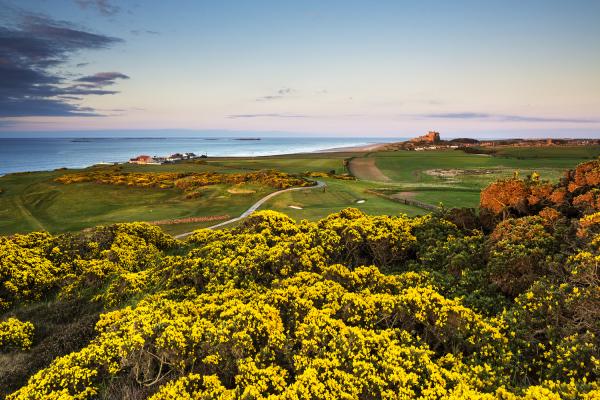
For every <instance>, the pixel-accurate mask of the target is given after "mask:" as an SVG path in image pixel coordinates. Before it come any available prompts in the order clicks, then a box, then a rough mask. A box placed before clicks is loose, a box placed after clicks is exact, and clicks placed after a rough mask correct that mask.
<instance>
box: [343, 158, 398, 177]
mask: <svg viewBox="0 0 600 400" xmlns="http://www.w3.org/2000/svg"><path fill="white" fill-rule="evenodd" d="M348 170H349V171H350V173H351V174H352V175H354V176H355V177H357V178H358V179H362V180H365V181H378V182H389V181H391V179H390V178H388V177H387V176H385V174H384V173H383V172H381V171H380V170H379V168H377V165H375V159H374V158H370V157H357V158H353V159H352V160H350V162H349V163H348Z"/></svg>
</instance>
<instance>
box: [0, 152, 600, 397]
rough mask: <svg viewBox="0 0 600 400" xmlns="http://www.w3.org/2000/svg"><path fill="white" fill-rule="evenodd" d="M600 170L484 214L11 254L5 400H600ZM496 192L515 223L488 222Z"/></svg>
mask: <svg viewBox="0 0 600 400" xmlns="http://www.w3.org/2000/svg"><path fill="white" fill-rule="evenodd" d="M599 166H600V162H598V161H595V162H591V163H587V164H583V165H580V166H579V167H578V168H577V169H575V170H574V171H571V172H569V173H567V174H566V176H565V179H564V180H562V181H560V182H558V183H556V184H550V183H545V182H542V181H541V180H539V179H538V177H536V176H530V177H527V178H525V179H522V180H519V179H517V178H516V177H515V178H513V179H511V180H508V181H503V182H498V183H497V184H495V185H496V186H494V185H492V186H491V187H490V188H488V189H487V190H486V191H484V193H483V194H482V199H481V203H482V210H481V213H479V214H478V213H475V212H473V210H467V209H463V210H443V209H442V210H441V211H438V212H436V213H434V214H430V215H426V216H421V217H414V218H411V217H407V216H405V215H399V216H368V215H365V214H364V213H362V212H361V211H359V210H357V209H353V208H349V209H345V210H342V211H341V212H339V213H335V214H331V215H329V216H328V217H326V218H324V219H321V220H319V221H316V222H308V221H302V222H300V223H297V222H295V221H293V220H292V219H290V218H289V217H288V216H286V215H284V214H281V213H277V212H274V211H261V212H257V213H254V214H253V215H252V216H250V217H249V218H247V219H246V220H245V221H243V222H242V223H241V224H240V225H239V226H237V227H235V228H233V229H231V230H222V231H211V230H202V229H201V230H197V231H196V232H195V233H194V234H193V235H192V236H190V237H189V238H188V239H187V240H186V241H178V240H174V239H173V238H172V237H170V236H168V235H166V234H164V233H163V231H161V229H160V228H158V227H156V226H151V225H148V224H142V223H129V224H117V225H112V226H106V227H97V228H95V229H92V230H89V231H86V232H83V233H78V234H62V235H51V234H47V233H31V234H27V235H14V236H12V237H3V238H2V239H1V240H0V299H1V300H0V301H1V304H2V309H3V311H2V317H1V321H3V322H1V323H0V324H2V325H0V338H4V337H7V338H8V339H6V342H4V341H3V342H0V343H7V345H2V346H1V347H0V351H1V352H2V354H0V368H2V370H0V388H1V389H0V390H1V391H2V394H3V395H7V396H8V397H7V398H8V399H13V400H14V399H41V398H44V399H58V398H61V399H63V398H64V399H68V398H73V399H88V398H90V399H91V398H123V399H142V398H150V399H153V400H158V399H209V398H210V399H212V398H215V399H216V398H219V399H228V398H232V399H233V398H253V399H260V398H270V399H314V398H361V399H380V398H386V399H391V398H407V399H408V398H424V399H425V398H427V399H434V398H435V399H437V398H455V399H458V398H471V399H476V398H480V399H495V398H499V399H520V398H524V399H531V400H533V399H559V398H564V399H579V398H582V399H593V398H598V396H600V385H598V380H599V379H600V339H599V337H600V336H599V335H600V322H599V321H600V311H599V310H600V287H599V284H600V274H599V271H600V269H599V268H598V267H599V265H600V212H599V211H600V209H599V208H598V207H597V203H595V202H588V201H586V202H580V201H576V200H575V199H577V198H579V197H580V196H582V195H586V194H587V193H589V192H592V193H596V191H597V190H598V189H600V181H598V180H597V179H596V173H597V171H598V167H599ZM507 182H508V183H507ZM515 187H517V188H522V190H521V189H520V190H515V189H514V188H515ZM540 188H545V189H544V190H541V189H540ZM560 188H565V190H566V192H567V193H566V194H565V197H564V198H563V200H562V202H554V201H552V198H553V193H554V192H555V191H556V190H559V189H560ZM504 190H506V191H514V192H515V193H516V195H518V196H521V197H522V199H524V200H523V201H526V203H525V204H524V206H523V207H521V205H522V201H518V202H516V203H514V204H513V202H510V201H506V202H503V205H502V207H497V206H496V203H494V202H492V201H491V198H492V195H491V193H496V194H497V195H498V196H499V198H503V197H502V194H503V193H504V192H503V191H504ZM532 196H533V197H535V199H534V198H533V197H532ZM538 198H539V199H538ZM586 199H587V197H586ZM57 315H60V316H61V318H57ZM5 332H6V333H5ZM66 335H68V336H66ZM67 337H68V340H67ZM0 340H4V339H0ZM9 360H10V362H9Z"/></svg>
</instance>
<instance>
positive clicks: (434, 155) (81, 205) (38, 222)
mask: <svg viewBox="0 0 600 400" xmlns="http://www.w3.org/2000/svg"><path fill="white" fill-rule="evenodd" d="M598 155H600V146H588V147H556V148H554V147H541V148H500V149H498V152H497V153H496V155H495V156H482V155H473V154H466V153H463V152H461V151H454V150H448V151H427V152H409V151H398V152H381V153H368V154H361V153H312V154H295V155H285V156H270V157H248V158H226V157H221V158H209V159H205V160H201V161H200V162H183V163H177V164H168V165H129V164H125V165H123V170H124V171H126V172H209V171H210V172H220V173H240V172H248V171H255V170H261V169H276V170H279V171H283V172H287V173H294V174H298V173H304V172H329V171H332V170H334V171H335V172H336V173H338V174H339V173H344V172H346V170H345V167H344V160H345V159H347V158H349V157H353V156H356V157H364V156H367V157H374V158H375V162H376V165H377V167H378V168H379V169H380V170H381V171H382V172H383V173H384V174H385V175H386V176H388V177H389V178H390V179H391V182H387V183H383V182H366V181H343V180H336V179H325V180H326V181H327V184H328V186H327V188H326V189H325V190H322V189H315V190H304V191H296V192H289V193H284V194H281V195H279V196H276V197H275V198H273V199H271V200H270V201H269V202H267V203H265V204H264V205H263V206H262V207H261V209H273V210H277V211H281V212H284V213H286V214H288V215H290V216H291V217H293V218H295V219H298V220H300V219H308V220H315V219H319V218H322V217H324V216H326V215H328V214H330V213H332V212H337V211H339V210H340V209H342V208H345V207H357V208H360V209H361V210H363V211H364V212H366V213H368V214H373V215H376V214H389V215H395V214H400V213H406V214H409V215H416V214H420V213H423V212H424V211H423V210H420V209H418V208H415V207H412V206H407V205H404V204H400V203H396V202H393V201H390V200H387V199H384V198H381V197H378V196H375V195H373V194H369V193H366V192H365V191H366V190H368V189H374V188H378V187H382V186H385V187H392V188H395V189H397V190H398V191H399V192H411V198H413V199H415V200H419V201H422V202H425V203H429V204H434V205H438V204H439V203H440V202H441V203H443V204H444V206H446V207H475V206H477V204H478V202H479V192H480V190H481V189H482V188H483V187H485V186H487V185H488V184H489V183H491V182H493V181H495V180H496V179H498V178H504V177H509V176H512V175H513V173H514V171H519V174H520V175H521V176H525V175H527V174H529V173H531V172H533V171H537V172H539V173H541V175H542V178H543V179H550V180H556V179H558V178H559V177H560V175H561V174H562V173H563V170H564V169H567V168H573V167H575V166H576V165H577V164H579V163H581V162H583V161H586V160H589V159H591V158H595V157H597V156H598ZM96 168H102V167H96ZM432 169H456V170H470V172H469V173H467V174H463V173H458V174H455V175H454V176H451V177H439V176H432V175H431V174H430V173H427V171H429V170H432ZM477 170H479V171H483V170H488V171H491V172H490V173H482V174H478V173H473V171H477ZM75 171H78V170H68V171H64V170H62V171H50V172H35V173H22V174H11V175H7V176H4V177H1V178H0V188H1V189H2V190H3V192H0V234H12V233H17V232H30V231H34V230H48V231H50V232H53V233H58V232H68V231H77V230H81V229H84V228H87V227H92V226H96V225H105V224H112V223H117V222H129V221H158V220H165V219H180V218H187V217H201V216H212V215H224V214H229V215H230V216H231V217H235V216H238V215H239V214H241V213H242V212H243V211H245V210H246V209H247V208H248V207H250V205H252V204H253V203H254V202H256V201H257V200H258V199H259V198H261V197H263V196H265V195H266V194H268V193H270V192H272V191H274V190H275V189H273V188H270V187H265V186H260V185H251V187H250V189H252V190H254V191H255V192H254V193H244V194H232V193H229V192H228V191H227V189H229V188H230V186H228V185H215V186H210V187H208V188H206V189H205V191H204V192H203V194H202V195H201V196H200V197H199V198H195V199H186V198H185V197H184V196H183V194H182V193H181V192H180V191H178V190H176V189H169V190H164V189H150V188H148V189H145V188H133V187H125V186H112V185H99V184H94V183H81V184H74V185H63V184H60V183H56V182H54V181H53V180H54V179H55V178H56V177H58V176H60V175H62V174H65V173H71V172H75ZM358 200H364V203H357V201H358ZM290 206H298V207H301V208H302V209H294V208H290ZM213 224H214V222H205V223H186V224H176V225H163V226H162V228H163V229H164V230H165V231H167V232H169V233H172V234H178V233H182V232H188V231H191V230H193V229H196V228H200V227H206V226H210V225H213Z"/></svg>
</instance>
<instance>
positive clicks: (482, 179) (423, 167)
mask: <svg viewBox="0 0 600 400" xmlns="http://www.w3.org/2000/svg"><path fill="white" fill-rule="evenodd" d="M599 155H600V146H587V147H584V146H579V147H525V148H510V147H507V148H500V149H499V150H498V152H497V153H496V154H495V155H494V156H489V155H477V154H466V153H464V152H462V151H456V150H440V151H425V152H414V151H397V152H381V153H370V154H369V155H367V156H369V157H374V158H375V162H376V165H377V167H378V168H379V169H380V170H381V172H383V174H385V175H386V176H387V177H389V178H390V179H391V180H392V182H390V183H388V184H387V185H392V186H397V187H398V190H399V191H410V192H412V198H414V199H415V200H419V201H422V202H425V203H429V204H434V205H437V204H438V203H440V202H441V203H443V204H444V206H447V207H476V206H477V204H478V202H479V192H480V190H481V189H482V188H484V187H486V186H487V185H489V184H490V183H492V182H494V181H496V180H498V179H502V178H507V177H510V176H513V175H514V174H515V173H517V174H518V175H519V176H522V177H524V176H526V175H528V174H531V173H532V172H538V173H539V174H540V175H541V177H542V179H546V180H551V181H556V180H557V179H559V178H560V176H561V175H562V174H563V173H564V170H565V169H569V168H573V167H575V166H576V165H577V164H579V163H581V162H585V161H588V160H590V159H594V158H596V157H598V156H599ZM431 170H456V171H452V172H451V173H449V174H448V175H449V176H435V175H434V173H432V171H431Z"/></svg>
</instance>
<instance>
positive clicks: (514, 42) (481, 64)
mask: <svg viewBox="0 0 600 400" xmlns="http://www.w3.org/2000/svg"><path fill="white" fill-rule="evenodd" d="M0 8H2V10H3V11H0V26H2V28H3V29H2V30H0V61H3V60H4V62H0V68H4V67H3V66H7V65H8V67H5V68H11V69H10V71H9V70H8V69H7V71H9V72H11V74H13V75H9V74H8V73H5V74H4V75H5V78H4V79H2V78H0V85H4V86H0V130H4V131H32V130H34V131H36V130H51V131H53V130H124V129H141V130H143V129H188V130H237V131H245V130H247V131H253V132H256V131H277V132H292V133H296V134H320V135H327V136H335V135H347V136H366V135H368V136H377V137H381V136H411V135H415V134H421V133H422V132H424V131H427V130H430V129H435V130H439V131H441V132H442V134H447V135H449V136H460V135H465V136H478V137H486V136H536V137H539V136H592V137H598V136H600V72H598V71H600V40H599V38H600V24H599V23H598V21H600V2H599V1H595V0H591V1H569V2H566V1H414V2H408V1H327V2H323V1H302V2H291V1H289V2H288V1H164V2H157V1H148V2H143V1H132V2H128V1H119V2H117V1H111V0H52V1H50V0H47V1H29V0H19V1H0ZM32 21H33V22H32ZM17 39H18V40H17ZM27 39H29V41H27ZM3 43H4V44H3ZM18 43H19V44H18ZM20 43H24V44H23V45H22V46H23V47H22V48H19V47H18V46H19V45H20ZM57 43H62V44H61V45H60V46H59V45H58V44H57ZM34 45H35V46H34ZM28 46H29V47H28ZM40 46H46V47H43V48H42V49H43V50H44V51H43V52H41V50H40V49H39V48H40ZM34 47H35V49H36V51H37V53H35V54H34V55H32V53H31V52H30V51H29V50H30V49H31V48H34ZM27 51H29V52H27ZM40 54H42V56H43V57H46V59H42V60H41V61H40V57H42V56H40ZM34 56H35V57H34ZM7 60H8V61H7ZM48 60H51V61H52V62H48ZM15 71H17V72H18V73H17V72H15ZM12 76H14V77H15V78H11V77H12ZM11 79H12V80H11ZM17 81H18V83H19V85H17V84H16V83H17ZM42 89H43V90H42ZM2 92H4V93H5V94H4V95H3V94H2ZM2 97H4V98H2ZM2 108H4V110H5V111H4V112H3V111H2Z"/></svg>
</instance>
